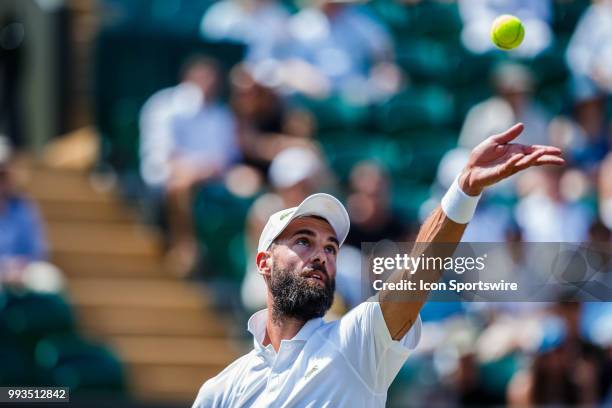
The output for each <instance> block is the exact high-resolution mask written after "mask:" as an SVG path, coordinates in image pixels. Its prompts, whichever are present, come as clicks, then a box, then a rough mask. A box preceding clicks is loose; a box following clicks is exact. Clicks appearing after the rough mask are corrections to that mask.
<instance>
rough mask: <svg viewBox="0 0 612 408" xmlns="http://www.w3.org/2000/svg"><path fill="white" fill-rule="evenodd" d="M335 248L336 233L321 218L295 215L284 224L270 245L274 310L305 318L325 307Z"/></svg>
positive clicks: (332, 286) (333, 272) (329, 294)
mask: <svg viewBox="0 0 612 408" xmlns="http://www.w3.org/2000/svg"><path fill="white" fill-rule="evenodd" d="M338 249H339V244H338V239H337V238H336V234H335V232H334V230H333V229H332V227H331V226H330V225H329V223H328V222H327V221H325V220H323V219H319V218H314V217H303V218H297V219H295V220H293V221H292V222H291V223H290V224H289V225H288V226H287V228H286V229H285V230H284V231H283V233H282V234H281V235H280V236H279V237H278V238H277V239H276V241H275V243H274V244H272V246H271V247H270V252H271V260H272V265H271V273H270V277H269V280H268V285H269V288H270V292H271V294H272V299H273V308H274V314H277V315H282V316H286V317H293V318H297V319H300V320H304V321H306V320H309V319H312V318H315V317H322V316H323V315H324V314H325V312H327V310H329V308H330V307H331V305H332V302H333V299H334V290H335V287H336V283H335V282H336V256H337V254H338Z"/></svg>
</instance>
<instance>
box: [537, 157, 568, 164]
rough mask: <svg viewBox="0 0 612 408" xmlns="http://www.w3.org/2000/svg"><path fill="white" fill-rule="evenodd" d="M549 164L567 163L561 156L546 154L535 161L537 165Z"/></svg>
mask: <svg viewBox="0 0 612 408" xmlns="http://www.w3.org/2000/svg"><path fill="white" fill-rule="evenodd" d="M547 164H552V165H554V166H563V165H564V164H565V160H564V159H563V158H562V157H559V156H552V155H545V156H541V157H538V158H537V160H536V161H535V165H536V166H544V165H547Z"/></svg>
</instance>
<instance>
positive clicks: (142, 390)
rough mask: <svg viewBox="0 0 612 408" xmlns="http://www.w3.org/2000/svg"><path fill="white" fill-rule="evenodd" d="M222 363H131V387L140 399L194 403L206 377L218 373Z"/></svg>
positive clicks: (189, 404)
mask: <svg viewBox="0 0 612 408" xmlns="http://www.w3.org/2000/svg"><path fill="white" fill-rule="evenodd" d="M224 368H225V366H214V365H203V366H194V365H168V364H134V365H131V366H129V367H128V368H127V371H128V373H129V376H130V389H131V391H132V393H133V395H134V396H135V397H137V398H138V399H139V400H141V401H150V402H158V401H173V402H174V401H176V402H179V401H181V402H183V403H184V404H183V406H185V407H189V406H191V404H193V401H194V400H195V398H196V395H197V393H198V390H199V389H200V387H201V386H202V384H204V382H205V381H206V380H208V379H209V378H212V377H214V376H216V375H217V374H219V373H220V372H221V371H222V370H223V369H224Z"/></svg>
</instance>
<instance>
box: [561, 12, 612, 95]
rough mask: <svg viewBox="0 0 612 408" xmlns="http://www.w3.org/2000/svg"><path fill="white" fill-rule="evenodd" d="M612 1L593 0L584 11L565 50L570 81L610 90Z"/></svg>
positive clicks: (611, 85) (611, 89)
mask: <svg viewBox="0 0 612 408" xmlns="http://www.w3.org/2000/svg"><path fill="white" fill-rule="evenodd" d="M611 40H612V1H611V0H600V1H593V2H592V4H591V6H589V8H588V9H587V10H586V11H585V12H584V14H583V15H582V17H581V18H580V21H579V22H578V25H577V26H576V30H575V31H574V34H573V36H572V38H571V40H570V43H569V44H568V47H567V50H566V57H567V63H568V66H569V68H570V71H571V72H572V75H573V77H574V81H575V82H576V83H579V84H580V85H581V86H583V87H588V88H600V89H602V90H605V91H606V92H610V91H612V45H611Z"/></svg>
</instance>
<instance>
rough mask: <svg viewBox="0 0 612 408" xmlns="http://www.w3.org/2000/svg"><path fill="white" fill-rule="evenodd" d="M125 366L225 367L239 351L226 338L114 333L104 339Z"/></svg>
mask: <svg viewBox="0 0 612 408" xmlns="http://www.w3.org/2000/svg"><path fill="white" fill-rule="evenodd" d="M107 343H108V344H109V345H110V346H112V347H113V348H114V349H115V350H116V351H117V352H118V353H119V355H120V356H121V358H122V360H123V361H124V362H125V363H127V364H128V365H131V364H143V365H147V364H150V365H155V364H164V365H182V366H196V367H198V366H212V367H225V366H226V365H227V364H229V363H230V362H231V361H233V360H235V359H236V358H237V357H238V356H239V355H240V352H239V350H238V349H237V348H236V345H234V344H232V342H231V341H229V340H228V339H225V338H223V339H218V338H205V337H183V336H113V337H111V338H109V339H108V340H107Z"/></svg>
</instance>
